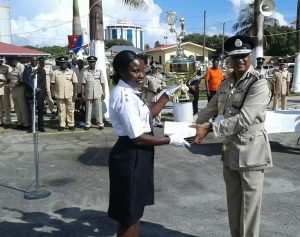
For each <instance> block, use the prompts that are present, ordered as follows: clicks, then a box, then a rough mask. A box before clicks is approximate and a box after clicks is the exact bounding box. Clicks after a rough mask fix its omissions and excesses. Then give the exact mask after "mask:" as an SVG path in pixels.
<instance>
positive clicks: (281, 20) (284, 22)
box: [271, 12, 290, 26]
mask: <svg viewBox="0 0 300 237" xmlns="http://www.w3.org/2000/svg"><path fill="white" fill-rule="evenodd" d="M271 17H273V18H276V19H277V20H278V21H279V25H281V26H289V25H290V24H289V23H288V22H287V20H286V19H285V18H284V16H283V15H282V14H281V13H279V12H275V13H274V14H273V15H272V16H271Z"/></svg>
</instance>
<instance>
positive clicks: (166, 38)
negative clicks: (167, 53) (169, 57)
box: [164, 36, 168, 45]
mask: <svg viewBox="0 0 300 237" xmlns="http://www.w3.org/2000/svg"><path fill="white" fill-rule="evenodd" d="M164 39H165V40H166V45H168V36H164Z"/></svg>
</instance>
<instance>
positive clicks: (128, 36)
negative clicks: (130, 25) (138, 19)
mask: <svg viewBox="0 0 300 237" xmlns="http://www.w3.org/2000/svg"><path fill="white" fill-rule="evenodd" d="M127 41H128V42H130V43H132V30H129V29H128V30H127Z"/></svg>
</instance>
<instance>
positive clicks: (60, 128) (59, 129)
mask: <svg viewBox="0 0 300 237" xmlns="http://www.w3.org/2000/svg"><path fill="white" fill-rule="evenodd" d="M57 130H58V131H59V132H62V131H63V130H65V128H64V127H59V128H58V129H57Z"/></svg>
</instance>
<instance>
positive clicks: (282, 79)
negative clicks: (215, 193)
mask: <svg viewBox="0 0 300 237" xmlns="http://www.w3.org/2000/svg"><path fill="white" fill-rule="evenodd" d="M278 63H279V70H276V71H275V72H274V73H273V78H272V80H273V83H274V87H273V88H274V92H273V94H274V99H273V110H277V109H278V101H279V97H280V99H281V109H282V110H286V104H287V98H286V97H287V96H289V88H290V74H289V72H288V70H287V69H286V68H285V67H284V66H285V64H286V60H284V59H282V58H280V59H278Z"/></svg>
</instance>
